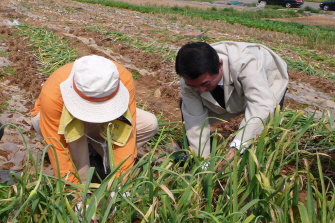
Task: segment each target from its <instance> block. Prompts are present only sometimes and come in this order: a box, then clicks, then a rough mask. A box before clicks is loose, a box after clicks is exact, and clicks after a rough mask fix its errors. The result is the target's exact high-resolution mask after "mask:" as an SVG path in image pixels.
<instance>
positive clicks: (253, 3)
mask: <svg viewBox="0 0 335 223" xmlns="http://www.w3.org/2000/svg"><path fill="white" fill-rule="evenodd" d="M246 6H247V7H256V6H257V3H256V2H252V3H248V4H246Z"/></svg>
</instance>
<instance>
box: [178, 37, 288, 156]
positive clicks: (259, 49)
mask: <svg viewBox="0 0 335 223" xmlns="http://www.w3.org/2000/svg"><path fill="white" fill-rule="evenodd" d="M176 72H177V74H179V75H180V76H181V77H182V78H181V81H180V85H181V110H182V116H183V119H184V122H185V126H186V133H187V138H188V141H189V145H190V147H191V148H192V149H193V150H194V151H195V153H196V154H197V155H198V156H203V157H205V156H208V155H209V154H210V152H211V149H210V140H209V138H210V127H209V123H211V122H215V121H218V120H217V119H214V118H210V117H217V118H220V119H224V120H227V119H229V118H232V117H235V116H237V115H239V114H242V113H244V114H245V117H244V119H243V120H242V122H241V124H240V127H239V129H240V131H238V133H237V134H236V136H235V138H234V139H233V141H232V142H231V144H230V147H231V148H230V149H229V151H228V153H227V154H226V158H228V159H229V158H232V157H233V156H234V153H235V151H236V149H240V150H241V151H243V150H244V149H245V148H246V147H247V145H248V142H250V141H251V140H252V139H253V137H255V136H256V135H257V134H259V133H260V132H261V131H262V129H263V126H262V121H264V120H265V119H266V118H267V117H268V116H269V115H271V114H273V112H274V111H275V108H276V105H277V104H280V105H281V106H282V105H283V101H284V96H285V93H286V90H287V84H288V79H289V77H288V73H287V64H286V63H285V61H284V60H283V59H281V58H280V57H279V56H278V55H277V54H276V53H274V52H273V51H272V50H270V49H269V48H267V47H265V46H263V45H260V44H255V43H243V42H230V41H223V42H218V43H213V44H211V45H209V44H207V43H204V42H193V43H188V44H186V45H184V46H183V47H182V48H181V49H180V50H179V51H178V54H177V57H176ZM218 89H219V90H218ZM203 125H204V129H203V131H202V133H201V129H202V126H203ZM241 151H240V152H241Z"/></svg>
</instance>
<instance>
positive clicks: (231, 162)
mask: <svg viewBox="0 0 335 223" xmlns="http://www.w3.org/2000/svg"><path fill="white" fill-rule="evenodd" d="M235 151H236V149H235V148H231V149H230V150H229V151H228V153H227V154H226V155H225V156H224V157H225V158H226V159H227V160H229V161H230V160H231V159H232V158H234V155H235ZM226 165H227V162H226V160H222V161H221V163H220V164H219V167H218V169H217V172H220V171H221V170H222V168H223V167H224V166H226ZM230 165H231V166H233V165H234V161H233V160H231V161H230Z"/></svg>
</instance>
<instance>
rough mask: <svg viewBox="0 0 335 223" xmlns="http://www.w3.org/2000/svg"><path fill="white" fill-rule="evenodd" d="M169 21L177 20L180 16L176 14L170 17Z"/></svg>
mask: <svg viewBox="0 0 335 223" xmlns="http://www.w3.org/2000/svg"><path fill="white" fill-rule="evenodd" d="M168 20H169V21H171V22H177V20H178V18H177V17H176V16H173V17H170V18H168Z"/></svg>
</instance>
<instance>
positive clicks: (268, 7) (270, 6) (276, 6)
mask: <svg viewBox="0 0 335 223" xmlns="http://www.w3.org/2000/svg"><path fill="white" fill-rule="evenodd" d="M265 8H266V9H273V10H278V9H283V6H279V5H266V6H265Z"/></svg>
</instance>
